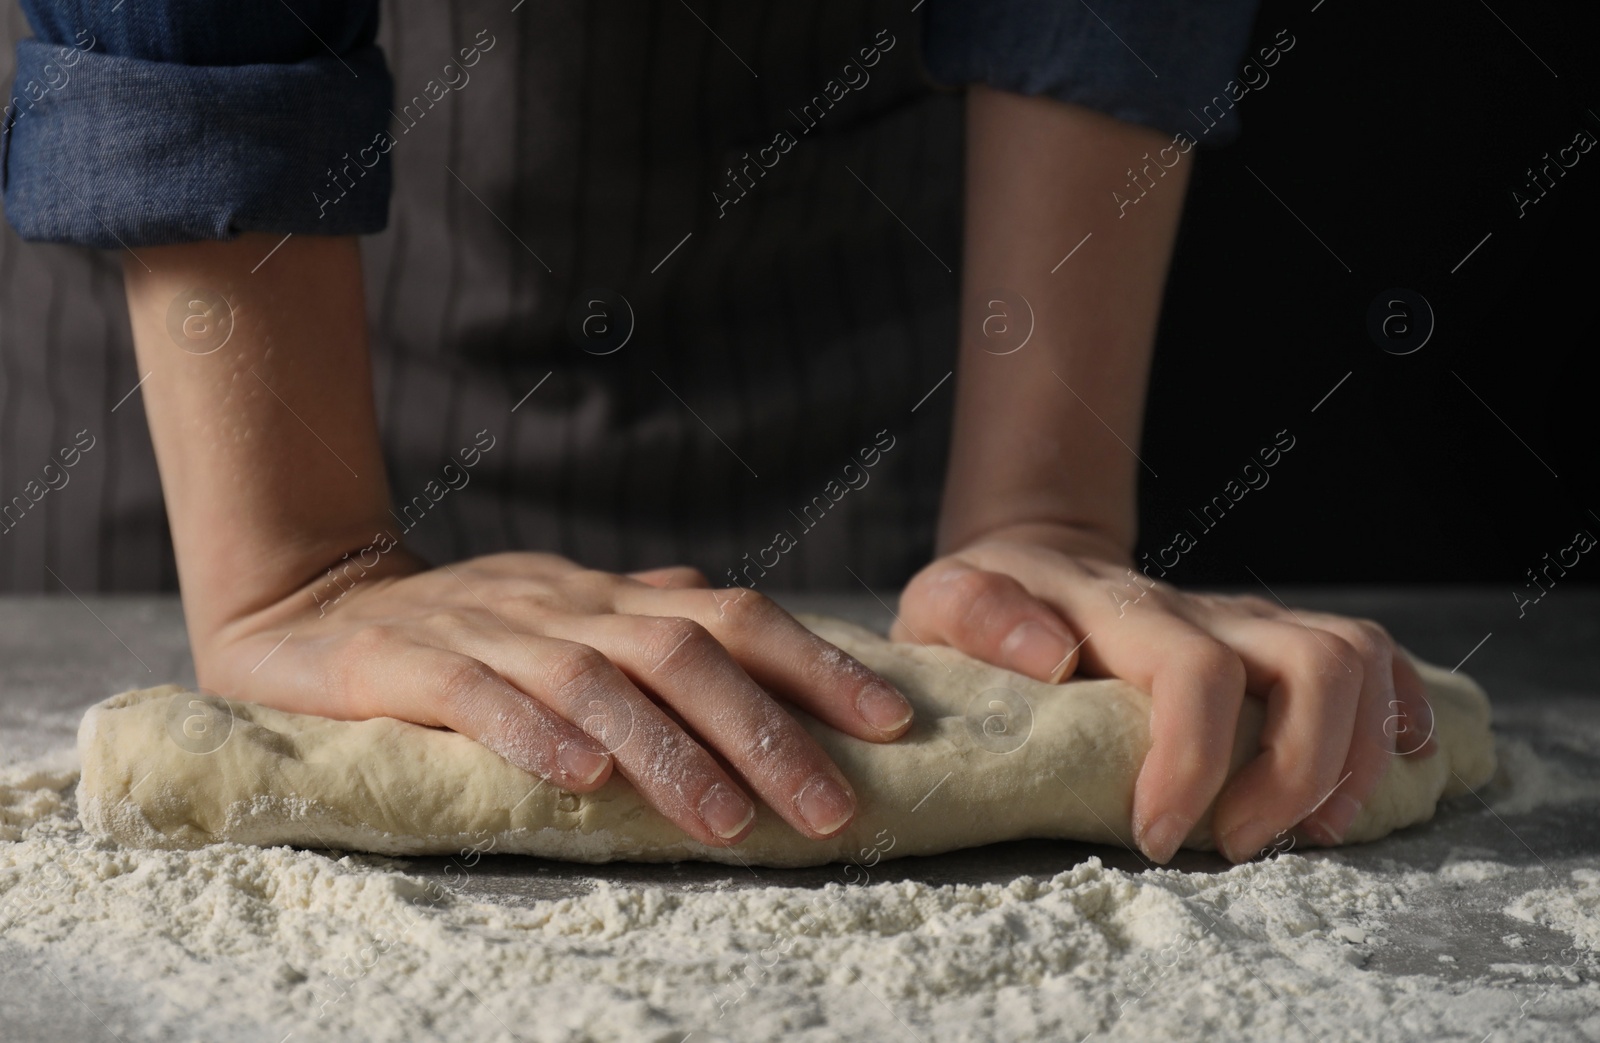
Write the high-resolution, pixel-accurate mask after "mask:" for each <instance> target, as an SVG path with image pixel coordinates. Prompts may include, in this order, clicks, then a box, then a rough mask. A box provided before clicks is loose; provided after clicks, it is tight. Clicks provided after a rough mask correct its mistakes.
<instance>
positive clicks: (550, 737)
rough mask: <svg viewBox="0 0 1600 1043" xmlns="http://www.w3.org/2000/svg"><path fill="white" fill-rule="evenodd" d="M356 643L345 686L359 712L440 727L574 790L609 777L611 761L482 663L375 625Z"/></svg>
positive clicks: (594, 785) (586, 789) (592, 786)
mask: <svg viewBox="0 0 1600 1043" xmlns="http://www.w3.org/2000/svg"><path fill="white" fill-rule="evenodd" d="M357 642H358V645H357V648H356V649H353V650H352V651H353V652H354V653H355V654H356V656H357V665H356V667H355V668H353V669H352V670H351V671H350V673H349V675H348V679H347V681H346V683H345V685H344V687H345V689H346V694H347V695H349V696H350V697H351V698H352V700H353V702H352V705H353V706H359V707H361V716H363V717H378V716H387V717H397V718H400V719H401V720H407V721H415V722H417V723H419V724H426V725H434V726H440V725H442V726H444V727H446V728H449V729H451V730H452V731H457V732H460V733H461V734H463V735H465V736H468V737H469V738H472V739H476V740H477V741H478V742H479V743H481V744H483V745H484V746H486V747H487V748H489V749H490V750H493V751H494V752H495V753H498V754H499V755H500V756H501V757H503V758H505V759H506V760H507V761H509V762H510V763H511V764H513V765H515V766H516V767H518V768H521V769H522V770H523V771H526V772H529V773H531V774H534V775H537V776H539V777H540V778H542V779H544V780H545V781H547V782H549V783H550V784H551V785H554V786H559V787H560V788H562V789H564V790H569V791H571V792H574V793H587V792H589V791H591V790H595V789H598V788H599V787H600V786H602V785H604V784H605V782H606V780H607V779H608V778H610V776H611V768H612V760H611V757H610V755H609V754H608V753H607V752H606V750H605V748H604V747H603V746H601V744H600V743H598V742H596V741H595V740H594V739H593V738H591V737H590V736H588V735H586V734H585V733H584V732H583V731H582V730H581V729H579V728H578V727H576V726H574V725H573V724H571V723H569V722H568V721H567V720H564V719H563V718H562V717H561V715H559V714H557V713H555V712H554V711H552V710H551V709H550V708H549V707H547V706H545V705H543V704H542V703H540V702H539V701H538V700H536V699H531V698H529V697H528V694H527V693H526V692H524V691H522V690H520V689H518V688H517V687H516V686H515V685H513V684H511V683H510V682H509V681H507V680H506V679H505V678H504V677H503V676H501V674H500V673H498V672H497V671H495V670H494V669H492V668H491V667H489V666H488V665H487V664H485V663H483V662H481V661H480V660H478V659H474V658H473V657H471V656H467V655H461V654H459V653H456V652H447V651H443V650H441V649H437V648H430V647H428V646H426V645H419V644H415V643H410V642H403V641H402V639H399V638H398V636H397V635H394V634H392V633H391V632H388V631H387V630H385V628H380V627H374V628H370V630H369V631H368V632H366V633H365V634H364V635H361V636H359V637H358V638H357Z"/></svg>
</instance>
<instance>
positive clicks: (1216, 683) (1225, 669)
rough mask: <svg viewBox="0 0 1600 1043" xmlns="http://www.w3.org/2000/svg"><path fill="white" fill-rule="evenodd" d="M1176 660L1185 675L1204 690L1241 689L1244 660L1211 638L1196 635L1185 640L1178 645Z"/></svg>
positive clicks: (1243, 678)
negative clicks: (1203, 687) (1193, 679)
mask: <svg viewBox="0 0 1600 1043" xmlns="http://www.w3.org/2000/svg"><path fill="white" fill-rule="evenodd" d="M1176 658H1177V660H1178V663H1179V664H1180V666H1181V668H1182V669H1183V670H1184V671H1185V672H1186V673H1188V674H1190V675H1191V676H1193V677H1195V678H1197V679H1198V680H1200V681H1201V682H1202V683H1204V684H1205V685H1207V686H1208V687H1217V688H1227V689H1231V690H1237V691H1241V692H1242V691H1243V690H1244V686H1245V669H1244V660H1242V659H1240V658H1239V655H1238V653H1237V652H1235V651H1234V650H1233V649H1231V648H1229V647H1228V646H1227V645H1225V644H1223V643H1222V642H1221V641H1218V640H1217V639H1216V638H1214V637H1210V636H1208V635H1197V636H1195V637H1192V638H1190V639H1188V640H1187V641H1185V642H1183V644H1181V645H1180V646H1179V648H1178V651H1177V654H1176Z"/></svg>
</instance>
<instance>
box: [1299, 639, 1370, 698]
mask: <svg viewBox="0 0 1600 1043" xmlns="http://www.w3.org/2000/svg"><path fill="white" fill-rule="evenodd" d="M1287 654H1288V655H1289V658H1290V662H1291V664H1292V667H1293V670H1294V671H1295V672H1296V673H1298V674H1299V675H1301V677H1302V678H1303V679H1305V680H1312V681H1334V682H1337V681H1340V680H1349V681H1353V682H1355V683H1356V687H1359V684H1360V681H1361V676H1362V673H1361V671H1362V667H1361V662H1362V657H1361V653H1360V652H1359V651H1357V649H1356V647H1355V646H1354V645H1352V644H1351V643H1350V642H1348V641H1346V640H1345V639H1344V638H1342V637H1340V636H1339V635H1338V634H1335V633H1333V632H1332V631H1331V630H1325V631H1322V632H1321V633H1307V634H1302V635H1299V636H1297V637H1294V638H1291V639H1290V641H1289V644H1288V653H1287Z"/></svg>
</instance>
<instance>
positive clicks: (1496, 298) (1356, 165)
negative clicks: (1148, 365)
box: [1140, 0, 1600, 603]
mask: <svg viewBox="0 0 1600 1043" xmlns="http://www.w3.org/2000/svg"><path fill="white" fill-rule="evenodd" d="M1311 7H1312V2H1309V0H1308V2H1296V3H1279V2H1273V0H1268V2H1267V3H1265V4H1264V5H1263V7H1262V10H1261V13H1260V15H1259V17H1258V18H1257V21H1256V28H1255V31H1254V34H1253V36H1254V40H1255V42H1254V43H1253V44H1252V47H1251V53H1252V54H1253V53H1255V52H1256V49H1257V48H1259V47H1261V46H1263V45H1265V44H1266V43H1267V42H1268V41H1270V40H1271V39H1272V37H1273V36H1274V35H1275V34H1276V33H1277V32H1278V31H1279V30H1280V29H1288V30H1289V32H1291V33H1293V34H1294V37H1295V39H1296V45H1295V47H1294V49H1293V50H1292V51H1291V52H1289V53H1287V54H1284V55H1283V56H1282V59H1281V60H1280V61H1279V62H1278V64H1277V65H1275V66H1274V67H1272V68H1271V69H1268V70H1265V71H1266V72H1267V73H1268V75H1270V77H1271V79H1270V82H1268V83H1267V84H1265V85H1264V86H1262V87H1261V88H1260V89H1258V90H1254V91H1252V92H1251V93H1250V94H1249V95H1248V96H1246V97H1245V98H1244V99H1243V101H1242V102H1241V103H1240V104H1239V106H1238V107H1237V108H1236V109H1235V111H1234V113H1233V114H1232V115H1230V116H1229V117H1228V118H1229V119H1232V118H1237V117H1238V116H1239V115H1241V114H1242V115H1243V119H1244V125H1243V126H1244V134H1243V136H1242V138H1241V139H1240V140H1239V141H1238V142H1237V143H1235V144H1233V145H1231V146H1229V147H1226V148H1222V149H1210V150H1205V151H1203V153H1202V154H1201V156H1200V161H1199V163H1198V165H1197V167H1196V171H1195V180H1194V182H1193V184H1192V188H1191V192H1190V196H1189V201H1188V205H1187V209H1186V214H1185V218H1184V222H1183V227H1182V232H1181V234H1180V238H1179V243H1178V250H1177V256H1176V259H1175V262H1174V266H1173V271H1172V275H1171V281H1170V284H1169V291H1168V295H1167V303H1166V309H1165V312H1164V315H1163V321H1162V325H1161V334H1160V339H1159V341H1158V345H1159V346H1158V352H1157V362H1156V370H1155V375H1154V379H1153V382H1152V388H1151V396H1150V406H1149V419H1148V421H1147V427H1146V432H1145V446H1144V448H1143V450H1142V455H1143V456H1144V458H1145V460H1147V461H1148V462H1149V464H1150V465H1151V467H1153V468H1154V470H1155V472H1156V473H1157V474H1158V475H1159V478H1152V477H1151V475H1150V474H1149V473H1148V472H1145V473H1144V475H1143V479H1144V480H1143V485H1142V489H1141V503H1142V506H1143V526H1142V538H1141V542H1140V549H1141V551H1144V550H1150V551H1154V550H1155V549H1156V548H1158V547H1162V546H1165V545H1166V544H1167V543H1169V542H1170V540H1171V539H1172V535H1173V533H1174V531H1175V530H1176V529H1178V528H1187V529H1188V530H1189V531H1190V532H1191V533H1192V534H1193V535H1194V536H1195V537H1196V538H1197V541H1198V546H1197V547H1196V548H1195V549H1194V551H1193V552H1191V553H1190V554H1186V555H1184V557H1183V559H1182V561H1181V563H1180V564H1179V565H1178V566H1177V567H1176V568H1174V569H1173V570H1172V572H1171V574H1170V575H1169V577H1168V578H1169V579H1171V580H1173V581H1174V582H1177V583H1180V584H1185V585H1187V584H1191V583H1226V584H1237V585H1252V586H1253V585H1255V583H1256V581H1255V579H1254V578H1253V577H1252V576H1251V574H1250V572H1249V571H1248V570H1247V569H1246V566H1248V567H1249V569H1253V570H1254V571H1255V572H1256V573H1258V574H1259V575H1260V577H1261V579H1262V580H1264V581H1265V582H1267V583H1269V584H1272V583H1275V582H1277V581H1282V582H1297V581H1315V582H1339V583H1345V582H1396V581H1399V582H1407V581H1486V582H1495V583H1499V582H1505V583H1507V584H1508V590H1510V589H1513V588H1514V589H1519V590H1520V589H1522V584H1523V583H1526V582H1527V579H1528V577H1527V576H1526V575H1525V570H1527V569H1529V568H1531V567H1534V566H1536V565H1542V564H1544V562H1543V561H1542V556H1543V555H1544V554H1545V553H1546V552H1548V553H1550V554H1551V556H1552V558H1553V557H1554V556H1555V554H1556V552H1557V551H1558V550H1560V549H1561V548H1565V547H1567V546H1568V545H1569V544H1571V543H1572V540H1573V536H1574V534H1575V532H1576V531H1577V530H1578V529H1579V528H1587V529H1589V531H1590V532H1592V533H1595V534H1596V535H1600V518H1597V517H1596V516H1595V514H1592V513H1590V512H1591V511H1594V512H1597V513H1600V495H1597V482H1596V478H1597V466H1596V462H1595V456H1596V454H1595V447H1596V440H1595V437H1594V414H1595V408H1594V400H1595V386H1594V377H1593V374H1594V373H1595V372H1596V370H1595V367H1594V366H1593V365H1592V364H1591V361H1590V360H1591V357H1592V355H1593V353H1594V349H1595V344H1596V338H1595V335H1594V332H1593V329H1592V325H1591V313H1592V301H1593V297H1594V293H1595V289H1596V287H1595V284H1594V276H1595V271H1596V268H1595V264H1594V249H1595V247H1594V233H1595V229H1596V206H1597V200H1600V148H1595V149H1593V150H1592V151H1591V152H1589V153H1588V154H1585V155H1583V156H1582V157H1581V159H1580V160H1579V162H1578V163H1577V164H1576V165H1575V166H1574V167H1573V168H1572V169H1570V170H1569V171H1568V172H1567V175H1566V176H1565V177H1564V178H1559V179H1558V181H1557V184H1556V185H1555V187H1554V188H1552V189H1549V190H1548V195H1546V196H1545V197H1544V199H1543V200H1542V201H1541V202H1539V203H1536V204H1533V205H1530V206H1529V207H1528V208H1527V216H1525V217H1522V218H1520V219H1519V218H1518V216H1517V207H1516V205H1515V204H1514V203H1513V202H1512V198H1511V193H1512V190H1513V189H1520V188H1521V186H1523V185H1524V184H1525V183H1526V181H1527V170H1528V167H1529V166H1530V165H1534V164H1535V162H1536V161H1537V163H1539V164H1542V163H1543V162H1544V160H1543V159H1542V156H1543V154H1544V153H1545V152H1546V151H1548V152H1550V153H1551V155H1552V157H1553V156H1554V155H1555V151H1556V149H1558V148H1559V147H1563V146H1566V145H1567V144H1569V143H1570V142H1571V141H1572V138H1573V135H1574V133H1575V132H1576V131H1577V130H1579V129H1580V128H1583V129H1586V130H1587V131H1588V132H1589V133H1590V134H1591V135H1594V136H1595V137H1596V138H1597V139H1600V118H1596V117H1595V115H1594V112H1600V87H1597V85H1596V82H1595V79H1596V77H1595V72H1594V56H1593V41H1594V39H1595V29H1596V17H1595V15H1594V13H1593V12H1592V10H1586V9H1581V8H1580V7H1579V6H1578V5H1570V6H1569V5H1558V4H1553V3H1538V4H1533V5H1515V6H1513V5H1509V4H1504V3H1501V4H1497V5H1495V6H1494V12H1493V13H1492V12H1491V11H1490V10H1489V9H1488V8H1486V7H1484V6H1483V4H1481V3H1477V2H1473V3H1464V4H1455V5H1442V4H1424V5H1378V4H1372V3H1367V4H1353V3H1349V2H1347V0H1324V2H1323V3H1321V5H1320V6H1319V7H1318V8H1317V10H1316V11H1314V12H1313V11H1312V10H1311ZM1496 13H1497V14H1498V15H1499V16H1500V17H1501V18H1505V19H1506V20H1507V21H1508V22H1509V23H1510V28H1511V29H1514V30H1515V32H1516V34H1518V35H1520V36H1521V38H1522V40H1523V41H1526V44H1527V45H1528V46H1524V44H1523V43H1522V42H1519V41H1518V39H1517V36H1516V35H1513V33H1512V32H1511V31H1510V30H1508V28H1507V26H1506V25H1504V24H1502V23H1501V22H1500V21H1499V20H1497V18H1496V16H1495V15H1496ZM1530 46H1531V47H1532V49H1533V51H1535V52H1537V57H1536V56H1535V55H1534V54H1533V53H1530V51H1529V49H1528V48H1529V47H1530ZM1541 59H1542V61H1541ZM1544 63H1548V65H1549V67H1548V68H1547V67H1546V65H1545V64H1544ZM1552 70H1553V71H1552ZM1590 110H1593V111H1590ZM1199 128H1200V124H1196V133H1197V135H1198V131H1199ZM1569 155H1570V153H1569ZM1252 171H1253V172H1254V173H1253V174H1252ZM1258 178H1259V180H1258ZM1263 182H1265V184H1266V185H1267V186H1270V188H1271V192H1269V191H1268V189H1267V188H1265V187H1263V184H1262V183H1263ZM1272 192H1275V193H1276V194H1277V195H1278V196H1279V197H1281V200H1282V201H1281V202H1280V201H1279V200H1278V199H1274V198H1273V195H1272V194H1271V193H1272ZM1286 205H1287V207H1290V208H1292V209H1293V211H1294V214H1293V215H1292V214H1291V213H1290V212H1289V210H1288V209H1286V208H1285V206H1286ZM1294 215H1298V220H1297V219H1296V216H1294ZM1301 221H1303V222H1304V225H1302V224H1301ZM1306 226H1309V228H1310V231H1308V230H1307V227H1306ZM1312 233H1315V236H1316V237H1320V238H1321V239H1322V240H1323V242H1324V243H1326V247H1325V246H1324V245H1322V244H1319V242H1318V241H1317V238H1315V237H1314V236H1313V234H1312ZM1486 234H1489V235H1490V238H1489V239H1488V240H1487V242H1484V243H1483V244H1482V246H1481V247H1479V248H1478V249H1477V251H1476V252H1475V253H1473V254H1472V256H1471V258H1470V259H1469V260H1467V261H1466V262H1465V263H1464V264H1460V267H1459V268H1458V269H1457V270H1456V271H1455V272H1454V274H1452V272H1451V270H1452V268H1456V266H1457V264H1458V263H1459V262H1461V260H1462V258H1463V257H1465V256H1466V255H1467V253H1468V251H1470V250H1472V249H1473V247H1474V245H1475V244H1477V243H1478V242H1479V241H1480V240H1482V239H1483V237H1484V236H1485V235H1486ZM1330 249H1331V251H1332V253H1330ZM1335 253H1336V254H1337V255H1338V259H1336V258H1335V256H1333V254H1335ZM1341 260H1342V262H1343V264H1341V263H1340V261H1341ZM1345 265H1347V266H1348V267H1349V269H1350V270H1349V271H1346V269H1345V267H1344V266H1345ZM1392 288H1404V289H1409V290H1412V291H1414V292H1416V293H1420V294H1421V295H1422V296H1423V297H1425V298H1426V299H1427V300H1428V302H1430V303H1431V305H1432V309H1433V312H1434V316H1435V322H1436V326H1435V330H1434V332H1433V334H1432V337H1431V339H1430V340H1429V341H1428V342H1427V343H1426V345H1425V346H1424V347H1423V348H1422V349H1421V350H1418V351H1415V352H1413V353H1411V354H1406V355H1393V354H1389V353H1387V352H1385V351H1384V350H1382V349H1380V347H1378V346H1377V344H1376V343H1375V342H1374V340H1373V339H1372V338H1371V337H1369V335H1368V332H1367V309H1368V306H1369V305H1370V304H1371V302H1372V301H1373V299H1374V298H1375V297H1376V296H1377V295H1378V294H1379V293H1381V292H1383V291H1386V290H1389V289H1392ZM1346 373H1350V374H1351V375H1350V377H1349V379H1348V380H1346V381H1345V382H1344V384H1343V385H1342V386H1340V387H1339V390H1338V391H1337V392H1336V393H1335V394H1333V395H1332V396H1331V397H1330V398H1328V399H1327V401H1326V402H1325V403H1323V404H1322V405H1321V406H1320V407H1319V408H1318V409H1317V411H1316V412H1315V413H1312V412H1311V409H1312V407H1313V406H1315V405H1317V403H1318V401H1319V400H1320V399H1322V397H1323V396H1324V395H1326V394H1327V392H1328V391H1329V389H1331V388H1332V387H1334V385H1335V384H1336V383H1337V382H1338V381H1339V379H1340V378H1341V377H1342V376H1344V374H1346ZM1453 374H1455V375H1453ZM1463 381H1465V384H1466V385H1467V386H1464V385H1463ZM1468 386H1470V389H1471V390H1470V391H1469V390H1468ZM1473 392H1476V394H1477V395H1478V396H1481V397H1482V399H1483V401H1482V402H1480V401H1479V400H1478V399H1477V398H1475V397H1474V395H1473ZM1485 403H1487V406H1486V405H1485ZM1490 407H1492V409H1493V413H1491V412H1490ZM1494 414H1498V416H1499V419H1496V417H1495V415H1494ZM1502 421H1503V422H1504V423H1502ZM1507 426H1509V428H1510V430H1509V431H1508V430H1507ZM1281 429H1288V430H1289V431H1290V432H1291V433H1292V434H1293V435H1294V437H1295V439H1296V444H1295V448H1294V449H1293V450H1292V451H1291V452H1289V453H1287V454H1285V456H1284V457H1283V459H1282V460H1281V461H1280V462H1279V463H1278V465H1277V466H1276V467H1274V468H1273V469H1272V471H1271V472H1270V474H1271V476H1272V477H1271V482H1270V484H1269V485H1267V486H1266V487H1265V488H1263V489H1261V490H1260V491H1256V492H1251V493H1249V494H1247V495H1246V496H1245V497H1244V498H1243V499H1242V500H1241V501H1240V502H1239V503H1238V505H1237V506H1236V507H1235V508H1234V509H1233V510H1232V511H1230V512H1229V513H1228V515H1227V516H1226V517H1225V518H1224V520H1223V521H1222V522H1221V523H1220V524H1219V525H1217V526H1216V527H1215V529H1214V530H1213V531H1211V532H1203V530H1202V529H1201V528H1200V526H1199V525H1197V524H1196V523H1195V522H1194V520H1193V519H1192V518H1191V517H1190V516H1189V515H1188V513H1187V512H1188V510H1189V509H1194V510H1195V511H1198V510H1199V508H1200V507H1201V505H1202V504H1204V503H1205V502H1207V501H1208V500H1209V499H1210V498H1211V497H1212V496H1214V495H1217V494H1220V493H1221V492H1222V487H1223V485H1224V484H1225V483H1226V482H1227V481H1228V479H1229V478H1232V477H1234V476H1235V475H1236V474H1237V473H1238V470H1239V468H1240V467H1241V466H1242V465H1243V464H1244V463H1246V462H1247V461H1248V460H1249V458H1250V457H1251V455H1252V454H1253V453H1254V452H1255V451H1256V450H1257V449H1258V448H1259V447H1262V446H1267V445H1269V444H1270V443H1271V441H1272V436H1273V434H1274V433H1275V432H1277V431H1279V430H1281ZM1513 431H1514V432H1515V434H1513V433H1512V432H1513ZM1519 437H1520V439H1521V441H1519ZM1523 442H1526V443H1527V444H1526V446H1525V445H1524V444H1523ZM1535 454H1537V455H1535ZM1541 458H1542V460H1543V463H1541ZM1546 465H1548V466H1546ZM1552 472H1553V473H1552ZM1591 557H1592V555H1591ZM1568 560H1569V561H1570V560H1571V558H1570V554H1569V555H1568ZM1597 579H1600V563H1596V562H1593V561H1590V560H1589V558H1588V557H1585V558H1583V559H1582V560H1580V561H1579V563H1578V565H1577V566H1575V567H1574V568H1572V569H1571V570H1570V572H1569V576H1568V577H1567V578H1566V579H1563V580H1562V581H1561V582H1563V583H1577V582H1582V581H1589V582H1593V581H1595V580H1597ZM1258 589H1259V588H1258ZM1528 590H1529V592H1530V593H1533V594H1537V590H1536V589H1534V588H1532V587H1529V588H1528ZM1508 603H1510V599H1509V597H1508Z"/></svg>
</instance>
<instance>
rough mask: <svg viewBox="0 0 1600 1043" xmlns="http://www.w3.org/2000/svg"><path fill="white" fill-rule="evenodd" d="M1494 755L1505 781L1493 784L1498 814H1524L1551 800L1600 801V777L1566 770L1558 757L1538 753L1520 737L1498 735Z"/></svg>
mask: <svg viewBox="0 0 1600 1043" xmlns="http://www.w3.org/2000/svg"><path fill="white" fill-rule="evenodd" d="M1495 759H1496V762H1497V763H1498V765H1499V774H1500V775H1501V776H1502V777H1503V778H1504V780H1505V781H1506V783H1507V784H1506V785H1504V786H1498V785H1497V786H1496V787H1495V789H1496V790H1498V791H1499V795H1498V796H1496V797H1495V798H1494V803H1493V804H1492V807H1493V808H1494V810H1495V812H1496V813H1497V814H1500V815H1525V814H1527V813H1528V812H1530V811H1532V810H1534V809H1535V808H1541V807H1545V806H1547V805H1551V804H1573V803H1577V802H1580V801H1584V802H1589V803H1597V802H1600V778H1592V777H1588V776H1583V775H1578V774H1575V773H1573V772H1571V771H1568V770H1567V769H1566V768H1565V767H1563V766H1562V764H1561V763H1560V762H1559V761H1557V760H1555V759H1552V758H1548V757H1541V756H1539V754H1538V753H1537V752H1536V751H1535V750H1534V748H1533V747H1532V746H1531V745H1530V744H1529V743H1527V742H1524V741H1523V740H1521V739H1506V738H1501V739H1499V740H1498V741H1497V742H1496V743H1495Z"/></svg>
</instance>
